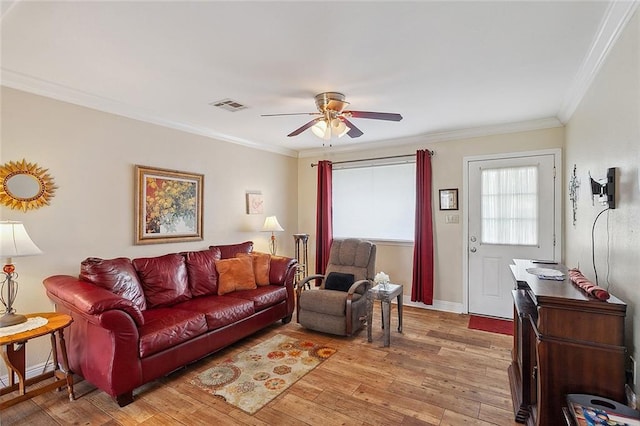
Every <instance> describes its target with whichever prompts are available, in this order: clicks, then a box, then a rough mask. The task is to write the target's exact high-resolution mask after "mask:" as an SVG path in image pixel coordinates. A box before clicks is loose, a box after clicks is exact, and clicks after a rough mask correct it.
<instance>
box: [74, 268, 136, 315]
mask: <svg viewBox="0 0 640 426" xmlns="http://www.w3.org/2000/svg"><path fill="white" fill-rule="evenodd" d="M80 279H81V280H83V281H88V282H90V283H92V284H94V285H97V286H98V287H102V288H104V289H107V290H109V291H111V292H112V293H114V294H117V295H118V296H120V297H123V298H125V299H127V300H130V301H131V302H132V303H133V304H134V305H136V306H137V307H138V309H140V310H141V311H143V310H145V309H147V303H146V301H145V297H144V296H145V295H144V292H143V291H142V286H141V285H140V280H138V274H136V270H135V269H134V268H133V265H132V264H131V260H130V259H128V258H126V257H119V258H117V259H100V258H97V257H89V258H87V259H85V260H83V261H82V263H81V264H80Z"/></svg>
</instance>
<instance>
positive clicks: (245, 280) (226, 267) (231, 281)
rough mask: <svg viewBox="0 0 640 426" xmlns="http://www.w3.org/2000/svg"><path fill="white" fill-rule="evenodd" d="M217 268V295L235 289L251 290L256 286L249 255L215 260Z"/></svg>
mask: <svg viewBox="0 0 640 426" xmlns="http://www.w3.org/2000/svg"><path fill="white" fill-rule="evenodd" d="M216 269H217V270H218V295H220V296H222V295H223V294H227V293H231V292H232V291H236V290H253V289H255V288H257V286H256V279H255V277H254V275H253V262H252V261H251V257H249V256H245V257H234V258H231V259H222V260H216Z"/></svg>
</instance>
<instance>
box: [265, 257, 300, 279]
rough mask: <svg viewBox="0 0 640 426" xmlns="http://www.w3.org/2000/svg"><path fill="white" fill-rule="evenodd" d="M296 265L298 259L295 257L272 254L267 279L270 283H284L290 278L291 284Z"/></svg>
mask: <svg viewBox="0 0 640 426" xmlns="http://www.w3.org/2000/svg"><path fill="white" fill-rule="evenodd" d="M297 265H298V261H297V260H296V259H293V258H290V257H284V256H274V255H272V256H271V263H270V265H269V281H270V282H271V284H280V285H286V284H287V281H288V279H289V278H290V279H291V283H292V284H293V277H294V276H295V269H296V266H297ZM291 271H293V274H291V273H290V272H291Z"/></svg>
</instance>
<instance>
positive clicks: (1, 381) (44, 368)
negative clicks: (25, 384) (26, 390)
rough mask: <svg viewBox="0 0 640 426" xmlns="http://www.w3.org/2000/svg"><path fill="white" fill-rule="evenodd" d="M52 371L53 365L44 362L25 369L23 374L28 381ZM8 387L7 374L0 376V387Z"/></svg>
mask: <svg viewBox="0 0 640 426" xmlns="http://www.w3.org/2000/svg"><path fill="white" fill-rule="evenodd" d="M52 370H53V365H52V364H51V362H46V363H44V362H41V363H40V364H36V365H32V366H30V367H27V368H26V370H25V372H24V374H25V376H26V378H27V379H30V378H32V377H36V376H38V375H40V374H43V373H46V372H48V371H52ZM8 385H9V374H8V373H7V374H5V375H3V376H0V386H8Z"/></svg>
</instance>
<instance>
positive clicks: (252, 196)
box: [246, 191, 264, 214]
mask: <svg viewBox="0 0 640 426" xmlns="http://www.w3.org/2000/svg"><path fill="white" fill-rule="evenodd" d="M246 197H247V214H263V213H264V199H263V198H262V192H260V191H247V192H246Z"/></svg>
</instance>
